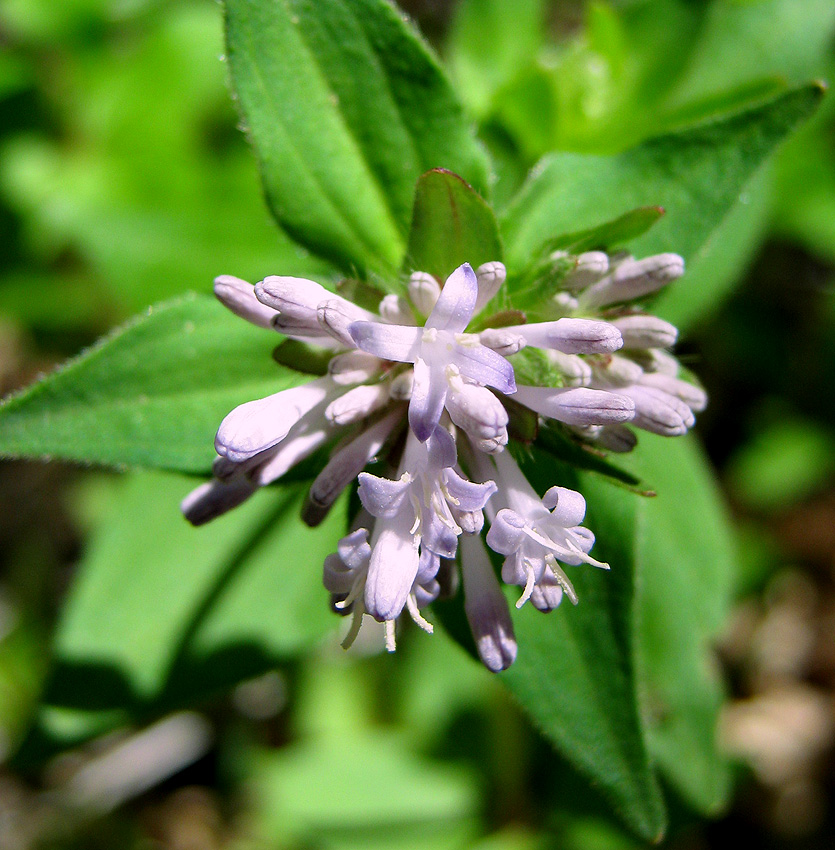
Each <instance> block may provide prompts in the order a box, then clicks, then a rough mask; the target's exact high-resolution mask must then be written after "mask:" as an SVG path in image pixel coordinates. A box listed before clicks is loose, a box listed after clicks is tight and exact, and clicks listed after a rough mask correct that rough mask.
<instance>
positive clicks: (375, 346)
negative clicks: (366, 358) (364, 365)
mask: <svg viewBox="0 0 835 850" xmlns="http://www.w3.org/2000/svg"><path fill="white" fill-rule="evenodd" d="M348 332H349V333H350V334H351V338H352V339H353V341H354V342H355V343H356V345H357V347H358V348H361V349H362V350H363V351H367V352H368V353H369V354H374V355H376V356H377V357H380V358H382V359H383V360H397V361H399V362H401V363H414V362H415V360H416V359H417V356H418V351H419V350H420V340H421V337H422V335H423V328H414V327H407V326H406V325H384V324H382V322H353V323H352V324H351V325H350V327H349V328H348Z"/></svg>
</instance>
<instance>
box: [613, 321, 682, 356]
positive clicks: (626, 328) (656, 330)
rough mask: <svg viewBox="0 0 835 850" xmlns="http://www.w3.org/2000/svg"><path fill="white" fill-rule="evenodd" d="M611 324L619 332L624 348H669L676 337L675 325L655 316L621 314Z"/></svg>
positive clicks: (673, 343)
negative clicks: (621, 315) (620, 316)
mask: <svg viewBox="0 0 835 850" xmlns="http://www.w3.org/2000/svg"><path fill="white" fill-rule="evenodd" d="M612 324H613V325H614V326H615V327H616V328H617V329H618V330H619V331H620V332H621V336H623V346H624V348H670V347H671V346H673V345H675V342H676V339H677V338H678V330H677V329H676V326H675V325H671V324H670V323H669V322H665V321H664V320H663V319H659V318H658V317H657V316H645V315H637V316H623V317H622V318H620V319H615V320H614V321H613V322H612Z"/></svg>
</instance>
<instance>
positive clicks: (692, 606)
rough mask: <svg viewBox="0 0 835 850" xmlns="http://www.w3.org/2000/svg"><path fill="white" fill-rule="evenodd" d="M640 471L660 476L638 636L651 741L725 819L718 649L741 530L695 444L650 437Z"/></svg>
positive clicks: (668, 766) (652, 504) (647, 523)
mask: <svg viewBox="0 0 835 850" xmlns="http://www.w3.org/2000/svg"><path fill="white" fill-rule="evenodd" d="M632 460H633V467H634V468H636V469H638V470H640V473H641V474H643V475H644V476H646V477H647V478H648V479H650V480H652V482H653V485H654V486H655V488H656V489H657V491H658V496H657V498H655V499H643V500H641V501H640V503H639V505H638V510H639V513H640V522H639V534H638V540H637V552H636V557H637V566H638V571H639V574H640V577H641V579H640V582H639V583H638V588H639V592H638V595H637V608H636V615H637V616H636V629H637V631H636V637H637V648H638V662H639V668H640V671H641V680H642V690H643V694H642V696H643V697H644V701H645V708H646V711H645V715H646V717H647V718H648V721H649V722H648V741H649V745H650V749H651V751H652V753H653V756H654V757H655V758H656V759H657V761H658V764H659V767H660V768H661V769H662V771H663V772H664V774H665V775H666V777H667V778H668V779H669V781H670V782H671V783H672V785H673V786H674V787H675V788H676V790H677V791H678V792H679V794H681V796H682V797H683V798H684V799H685V800H687V801H688V802H689V803H690V805H692V806H693V807H694V808H696V809H698V810H699V811H701V812H703V813H704V814H706V815H715V814H716V813H717V812H718V811H719V810H721V808H722V807H723V806H724V805H725V804H726V803H727V801H728V797H729V794H730V791H731V775H730V770H729V765H728V762H727V759H726V758H725V757H724V756H723V755H722V753H721V752H720V749H719V744H718V728H717V727H718V721H719V711H720V709H721V707H722V703H723V701H724V697H725V693H724V687H723V683H722V680H721V675H720V672H719V667H718V663H717V661H716V659H715V658H714V656H713V654H712V649H711V646H712V644H713V642H714V641H715V640H716V638H717V636H718V633H719V630H720V629H721V628H722V627H723V626H724V624H725V622H726V620H727V616H728V614H729V611H730V603H731V589H732V582H733V575H734V555H733V544H732V540H731V533H730V529H729V526H728V520H727V517H726V515H725V510H724V507H723V505H722V503H721V501H720V499H719V494H718V491H717V489H716V486H715V484H714V482H713V477H712V474H711V472H710V469H709V467H708V465H707V462H706V460H705V458H704V456H703V454H702V453H701V451H700V450H699V447H698V444H697V443H696V442H695V441H694V440H692V439H691V438H681V439H675V440H668V439H665V438H663V437H656V436H654V435H651V434H642V435H641V442H640V444H639V447H638V449H637V450H636V457H635V458H634V459H632Z"/></svg>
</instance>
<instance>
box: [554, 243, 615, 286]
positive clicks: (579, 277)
mask: <svg viewBox="0 0 835 850" xmlns="http://www.w3.org/2000/svg"><path fill="white" fill-rule="evenodd" d="M607 271H609V257H608V256H607V255H606V254H605V253H604V252H603V251H586V252H585V253H584V254H580V255H579V256H578V257H577V265H576V266H574V268H573V269H572V270H571V271H570V272H569V273H568V274H567V275H566V277H565V280H564V281H563V284H562V285H563V286H564V287H565V288H566V289H568V290H571V291H572V292H579V291H580V290H581V289H585V288H586V287H587V286H590V285H591V284H593V283H595V282H596V281H598V280H600V278H601V277H603V275H604V274H606V272H607Z"/></svg>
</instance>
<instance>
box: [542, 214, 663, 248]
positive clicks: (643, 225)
mask: <svg viewBox="0 0 835 850" xmlns="http://www.w3.org/2000/svg"><path fill="white" fill-rule="evenodd" d="M662 215H664V210H663V208H661V207H639V208H638V209H636V210H630V211H629V212H628V213H624V214H623V215H621V216H618V217H617V218H616V219H615V220H614V221H607V222H606V223H605V224H601V225H599V226H598V227H592V228H589V229H588V230H583V231H581V232H579V233H567V234H565V235H564V236H557V237H556V238H555V239H553V240H551V242H549V243H548V249H549V250H550V251H570V252H571V253H572V254H582V253H583V251H592V250H595V249H597V250H607V251H611V250H613V249H614V248H617V247H619V246H620V245H622V244H623V243H624V242H630V241H632V240H633V239H637V238H638V237H639V236H643V234H644V233H646V232H647V231H648V230H649V229H650V228H651V227H652V226H653V225H654V224H655V223H656V222H657V221H658V219H659V218H661V216H662Z"/></svg>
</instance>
